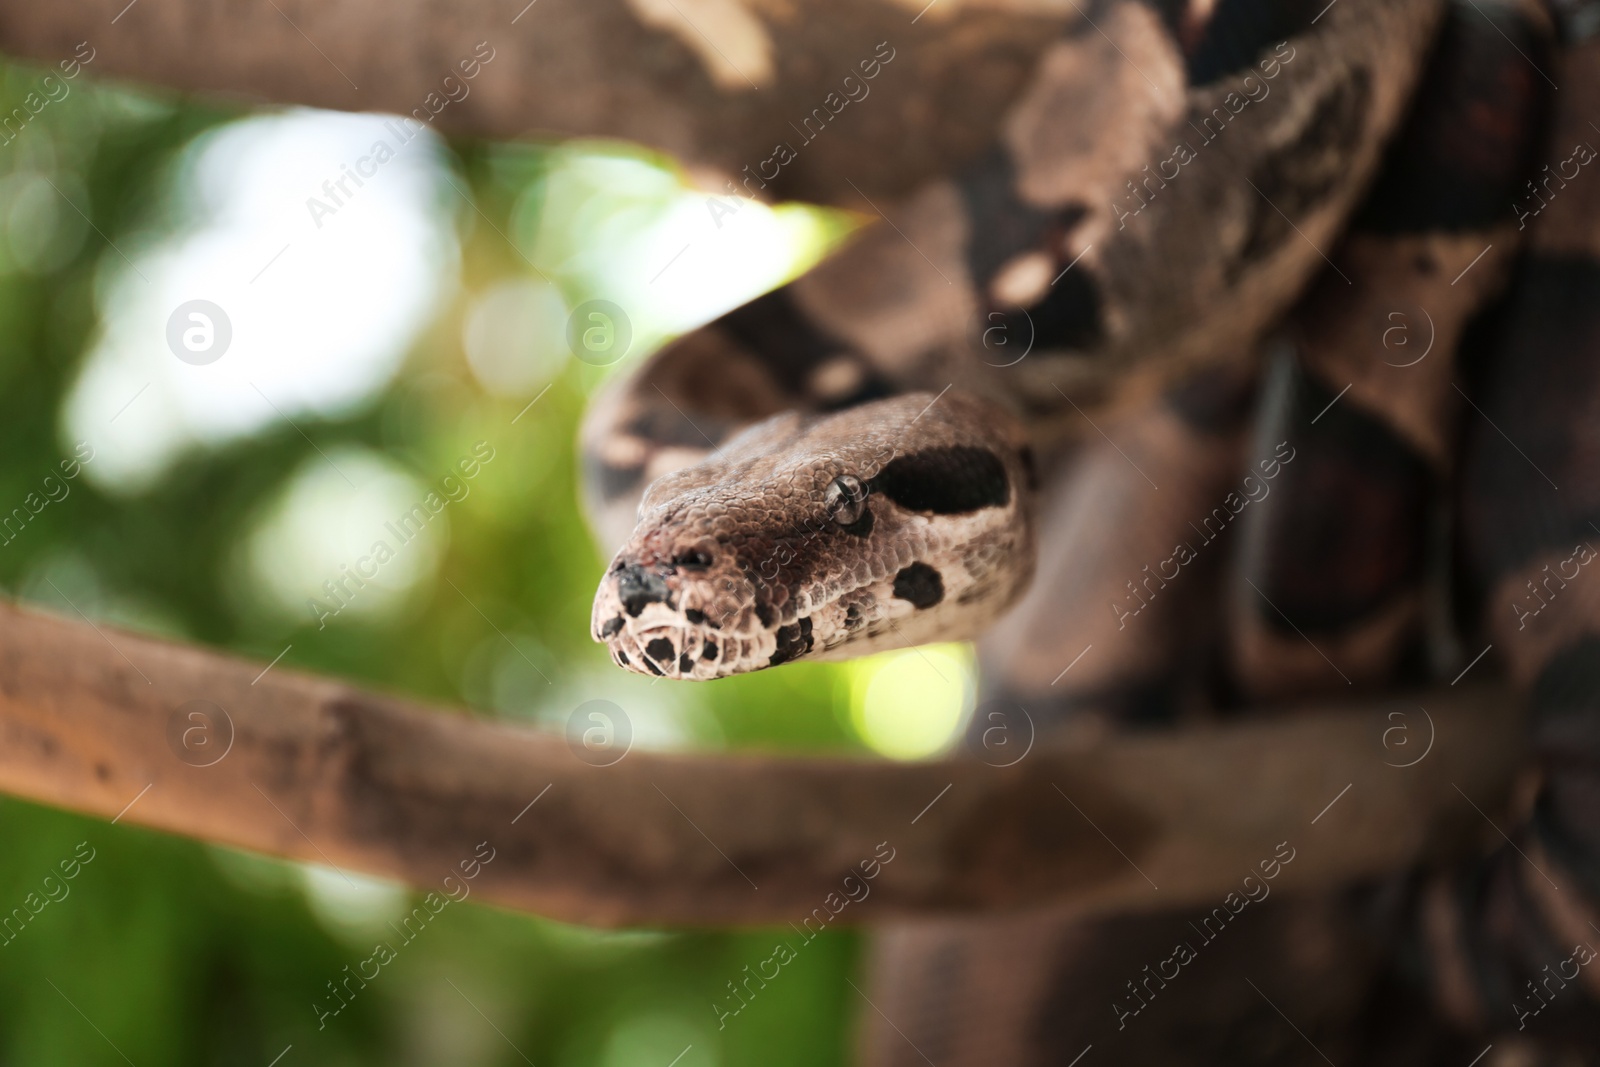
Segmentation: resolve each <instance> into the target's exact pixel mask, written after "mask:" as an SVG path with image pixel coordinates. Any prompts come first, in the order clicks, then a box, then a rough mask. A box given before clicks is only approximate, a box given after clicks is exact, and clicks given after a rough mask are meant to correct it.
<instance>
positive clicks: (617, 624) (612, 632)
mask: <svg viewBox="0 0 1600 1067" xmlns="http://www.w3.org/2000/svg"><path fill="white" fill-rule="evenodd" d="M621 630H622V616H621V615H618V616H616V617H615V618H611V619H607V620H606V621H605V623H604V624H603V625H602V626H601V627H600V636H601V637H615V636H617V634H618V633H619V632H620V631H621Z"/></svg>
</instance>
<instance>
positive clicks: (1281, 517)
mask: <svg viewBox="0 0 1600 1067" xmlns="http://www.w3.org/2000/svg"><path fill="white" fill-rule="evenodd" d="M1291 373H1292V375H1293V386H1292V387H1293V389H1294V394H1293V400H1292V402H1291V404H1290V405H1288V410H1287V411H1286V413H1285V416H1286V419H1287V421H1288V425H1289V426H1292V427H1294V449H1295V458H1294V460H1293V462H1294V479H1293V482H1292V483H1291V484H1290V485H1289V486H1288V487H1287V488H1283V489H1280V490H1279V491H1275V492H1273V493H1272V494H1271V495H1270V496H1266V497H1262V498H1260V500H1259V502H1258V503H1254V504H1252V505H1251V508H1252V510H1255V509H1260V510H1259V511H1258V512H1257V514H1256V515H1255V516H1254V518H1255V521H1256V522H1257V523H1259V524H1260V526H1259V529H1260V533H1261V543H1262V546H1263V547H1262V550H1261V552H1260V554H1259V555H1258V556H1257V558H1255V559H1254V560H1253V561H1252V563H1251V567H1250V569H1251V570H1252V571H1254V573H1255V578H1254V580H1255V582H1256V584H1257V585H1258V586H1260V589H1261V593H1262V597H1261V598H1257V600H1256V606H1257V608H1258V609H1259V610H1258V613H1259V616H1260V619H1261V621H1262V622H1263V623H1264V624H1265V625H1267V626H1269V627H1271V628H1272V629H1273V630H1275V631H1277V632H1279V633H1282V634H1283V635H1284V636H1286V637H1290V638H1293V637H1295V636H1296V633H1297V631H1304V632H1306V633H1312V634H1318V633H1324V634H1333V633H1340V634H1343V633H1345V632H1347V631H1348V630H1350V629H1351V628H1352V627H1356V626H1360V625H1361V624H1363V623H1365V622H1368V621H1369V620H1370V619H1371V618H1372V617H1373V615H1374V614H1375V613H1376V612H1378V611H1379V610H1381V609H1382V608H1383V607H1384V606H1386V605H1388V604H1390V603H1392V602H1393V601H1394V598H1396V597H1397V596H1400V595H1402V594H1403V593H1406V592H1407V591H1409V590H1412V589H1415V588H1416V587H1417V584H1418V583H1419V582H1420V581H1421V579H1422V568H1423V563H1424V559H1425V551H1424V550H1425V548H1426V540H1425V537H1424V534H1425V531H1427V529H1428V522H1427V516H1428V509H1429V506H1430V502H1431V501H1432V499H1433V493H1434V491H1435V483H1436V478H1435V476H1434V473H1433V470H1432V468H1431V467H1430V466H1429V464H1428V462H1427V461H1426V460H1425V459H1424V458H1423V456H1422V455H1421V454H1420V453H1419V452H1418V451H1417V450H1416V449H1415V448H1414V447H1413V446H1412V445H1411V444H1410V443H1409V442H1408V441H1407V440H1406V439H1404V438H1403V437H1401V436H1400V435H1399V434H1397V433H1396V432H1395V431H1394V430H1393V429H1392V428H1390V426H1389V424H1388V423H1387V422H1386V421H1384V420H1383V419H1381V418H1379V417H1378V416H1376V415H1374V414H1371V413H1369V412H1368V411H1367V410H1365V409H1364V408H1362V407H1361V405H1360V403H1359V402H1358V401H1355V400H1353V398H1350V397H1346V398H1345V399H1343V400H1341V401H1340V402H1339V403H1337V404H1335V403H1333V401H1334V399H1335V397H1336V395H1337V394H1338V389H1336V388H1330V387H1329V386H1328V385H1327V383H1325V382H1323V381H1321V380H1319V379H1317V378H1316V377H1314V376H1313V375H1311V374H1309V373H1307V372H1306V371H1305V370H1304V369H1303V368H1302V367H1300V366H1299V365H1298V363H1296V364H1295V366H1294V367H1293V370H1292V372H1291ZM1329 405H1332V406H1331V407H1330V406H1329ZM1319 412H1320V413H1321V417H1320V418H1318V413H1319ZM1313 418H1317V420H1318V421H1317V423H1316V425H1315V426H1313V425H1311V420H1312V419H1313ZM1268 439H1269V440H1281V439H1282V438H1281V437H1280V436H1276V435H1274V436H1270V437H1269V438H1268ZM1226 510H1227V509H1226V508H1225V509H1224V511H1225V512H1226ZM1268 602H1270V603H1268ZM1280 612H1281V614H1280Z"/></svg>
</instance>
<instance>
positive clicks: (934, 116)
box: [0, 0, 1073, 205]
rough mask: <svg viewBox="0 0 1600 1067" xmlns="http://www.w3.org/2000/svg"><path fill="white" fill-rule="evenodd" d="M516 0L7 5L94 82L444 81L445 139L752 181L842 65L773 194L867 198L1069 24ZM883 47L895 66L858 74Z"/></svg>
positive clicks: (366, 105) (886, 6) (343, 103)
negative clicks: (560, 140)
mask: <svg viewBox="0 0 1600 1067" xmlns="http://www.w3.org/2000/svg"><path fill="white" fill-rule="evenodd" d="M525 4H526V0H395V2H392V3H378V2H376V0H360V2H357V0H348V2H344V3H326V2H321V0H250V2H247V3H222V2H219V0H136V2H134V3H132V4H128V3H127V0H58V2H52V3H38V2H36V0H3V2H0V51H4V52H6V53H9V54H11V55H13V56H18V57H26V58H29V59H33V60H36V61H39V62H41V63H46V64H49V65H51V66H54V65H55V64H56V63H57V61H59V60H62V59H67V58H69V57H71V56H72V55H73V52H74V49H75V48H76V47H77V46H78V44H79V42H82V41H88V42H89V44H90V46H91V47H92V48H93V49H94V50H95V58H94V60H93V62H92V63H90V64H89V66H88V68H87V69H88V71H89V72H90V73H91V74H93V75H96V76H115V77H122V78H128V79H131V80H134V81H142V82H148V83H150V84H152V85H158V86H166V87H170V88H174V89H183V90H196V91H202V92H215V93H227V94H232V95H239V96H244V97H247V98H253V99H258V100H264V101H270V102H275V103H300V104H313V105H316V106H319V107H330V108H341V109H345V110H364V111H393V112H398V113H400V114H412V113H413V112H414V111H420V113H421V114H422V116H423V117H428V116H429V114H430V111H432V109H433V107H436V106H438V102H439V101H442V100H444V99H446V98H447V97H448V96H449V95H450V93H451V90H449V89H448V88H447V86H446V85H445V82H444V79H445V77H446V76H447V75H452V74H453V75H454V76H455V78H456V82H454V83H452V84H453V85H456V88H455V89H454V95H456V96H457V97H460V98H459V99H458V100H455V101H452V102H450V103H448V104H445V105H444V106H443V107H442V110H439V111H438V113H437V117H436V118H435V119H433V124H434V125H436V126H438V127H439V128H440V129H441V130H444V131H446V132H451V133H459V134H471V135H478V136H486V137H495V138H519V137H547V136H559V137H571V136H584V137H614V138H623V139H626V140H630V141H636V142H639V143H641V144H646V145H651V146H653V147H656V148H660V149H664V150H666V151H668V152H670V153H673V154H674V155H676V156H678V157H680V158H682V159H684V160H687V161H690V162H696V163H702V164H710V165H715V166H717V167H719V168H721V169H722V170H723V171H725V172H726V173H728V174H737V173H739V172H741V171H742V170H743V169H744V168H745V167H746V166H747V165H748V166H749V167H750V168H751V171H750V172H751V173H755V172H756V170H757V169H758V166H759V164H761V162H762V161H763V160H767V159H768V158H769V157H770V156H772V154H773V148H774V146H775V145H776V144H777V143H778V142H780V141H787V142H790V143H791V144H793V145H795V146H797V147H798V146H800V145H801V144H802V143H803V139H804V137H805V134H804V133H803V132H802V131H801V129H800V126H801V125H802V124H803V120H804V119H805V118H806V117H807V116H808V115H810V114H811V113H812V110H813V109H815V108H825V101H826V100H827V98H828V97H829V94H830V93H831V94H836V96H835V97H834V99H835V101H839V100H844V99H845V94H846V90H845V88H844V87H843V84H842V83H843V79H844V78H845V77H846V76H847V75H852V74H853V75H855V76H856V82H855V83H854V84H856V85H858V86H862V85H864V86H865V92H866V95H865V96H864V97H863V98H861V99H859V100H858V101H857V102H855V103H846V104H844V105H839V104H837V103H835V104H834V105H833V106H834V107H839V108H841V109H840V110H839V114H838V117H837V119H833V120H830V121H829V122H827V124H826V129H825V131H824V132H823V133H821V134H820V135H818V136H817V137H816V139H815V140H814V141H812V142H811V143H809V144H806V145H805V146H804V147H803V148H802V149H801V150H800V151H799V157H798V159H796V160H795V161H794V162H793V163H791V164H789V165H788V166H785V167H784V168H783V169H782V173H781V175H780V176H779V178H778V180H777V181H775V182H774V183H773V187H772V189H771V190H769V192H770V193H773V194H775V195H777V196H780V197H791V198H796V199H804V200H815V201H821V202H835V203H845V202H848V203H854V204H857V205H860V204H861V203H862V202H861V199H860V196H861V194H865V195H866V196H869V197H874V198H876V197H879V196H890V195H894V194H897V193H901V192H904V191H906V190H907V189H909V188H910V187H911V186H912V185H914V184H916V183H917V182H918V181H920V180H922V179H924V178H926V177H927V176H929V175H932V174H942V173H946V172H948V171H950V170H951V169H952V168H953V167H955V166H956V165H958V164H959V163H961V162H963V161H965V160H968V159H971V158H972V157H973V156H974V155H976V153H977V152H979V151H980V150H981V149H982V148H983V147H984V146H985V145H987V144H988V143H990V142H991V141H992V140H993V138H994V131H995V129H996V128H997V124H998V121H999V118H1000V115H1001V114H1002V112H1003V111H1004V109H1005V106H1006V104H1007V103H1008V102H1009V101H1010V100H1011V99H1012V98H1013V97H1015V96H1016V94H1017V93H1018V92H1019V91H1020V89H1021V87H1022V84H1023V79H1024V78H1025V77H1026V76H1027V74H1028V72H1029V71H1030V70H1031V69H1032V67H1033V63H1034V61H1035V59H1036V57H1037V56H1038V54H1039V52H1040V51H1041V50H1042V49H1043V48H1044V47H1045V45H1046V44H1047V43H1048V42H1049V41H1050V39H1051V38H1053V37H1054V36H1056V34H1057V33H1058V32H1059V30H1060V27H1061V26H1062V24H1063V22H1065V21H1066V18H1067V16H1069V15H1072V14H1073V8H1072V7H1071V6H1070V5H1064V4H1060V3H1049V2H1048V0H1038V3H1036V4H1035V3H1030V2H1025V0H1012V2H1011V3H1009V4H1007V5H1005V6H1007V7H1008V8H1009V9H1010V10H1008V11H1004V12H1002V11H997V10H987V11H986V10H982V9H981V6H977V5H964V4H961V3H959V0H945V2H944V3H943V4H941V5H939V6H936V7H934V8H933V9H932V10H931V11H929V12H928V13H927V14H926V15H925V16H924V17H921V18H917V19H916V21H915V22H913V19H914V18H916V16H917V7H919V6H920V5H916V4H910V3H909V0H904V2H891V0H805V2H804V3H800V4H776V3H768V2H757V0H537V2H536V3H534V4H532V5H528V6H525ZM125 5H126V7H125ZM975 8H977V9H975ZM1024 11H1036V12H1037V13H1035V14H1022V13H1019V12H1024ZM119 12H120V14H119ZM480 42H481V43H483V44H484V45H485V46H486V48H487V49H491V50H492V53H493V59H491V60H490V61H488V62H487V63H479V64H478V66H479V68H480V69H479V70H478V74H477V77H475V78H473V79H472V80H470V81H465V80H463V79H462V78H461V74H462V70H461V66H460V65H461V63H462V62H463V61H469V62H470V61H473V60H474V57H475V55H483V54H485V52H484V51H483V50H481V49H480V48H479V44H480ZM880 43H885V44H886V45H887V49H888V53H879V52H878V46H879V44H880ZM875 53H877V54H879V55H882V54H889V53H892V55H893V58H892V60H891V61H889V62H888V63H887V64H881V65H880V69H879V72H878V74H877V76H876V77H875V78H873V79H871V80H870V81H863V80H862V77H861V70H860V65H861V63H862V62H863V61H873V62H876V61H875V60H874V55H875ZM463 90H464V91H465V96H462V95H461V93H462V91H463ZM862 91H863V90H862V89H861V88H859V87H858V88H857V89H856V90H854V92H855V93H856V94H858V95H859V94H861V93H862ZM429 94H434V96H433V98H432V100H433V105H432V106H430V104H429V101H430V96H429ZM827 114H828V112H827V111H826V110H825V111H824V116H825V117H826V116H827ZM814 125H815V124H814ZM852 182H853V183H854V186H855V188H852V185H851V183H852ZM857 189H859V191H860V192H859V193H858V192H857Z"/></svg>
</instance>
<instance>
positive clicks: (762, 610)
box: [756, 600, 778, 626]
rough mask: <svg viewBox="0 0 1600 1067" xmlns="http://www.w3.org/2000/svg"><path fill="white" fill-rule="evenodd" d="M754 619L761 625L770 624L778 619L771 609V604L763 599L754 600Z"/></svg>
mask: <svg viewBox="0 0 1600 1067" xmlns="http://www.w3.org/2000/svg"><path fill="white" fill-rule="evenodd" d="M756 621H758V622H759V623H761V625H762V626H771V625H772V624H773V623H775V622H777V621H778V616H777V613H776V612H774V611H773V610H772V605H771V604H768V603H767V602H766V601H765V600H758V601H756Z"/></svg>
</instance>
